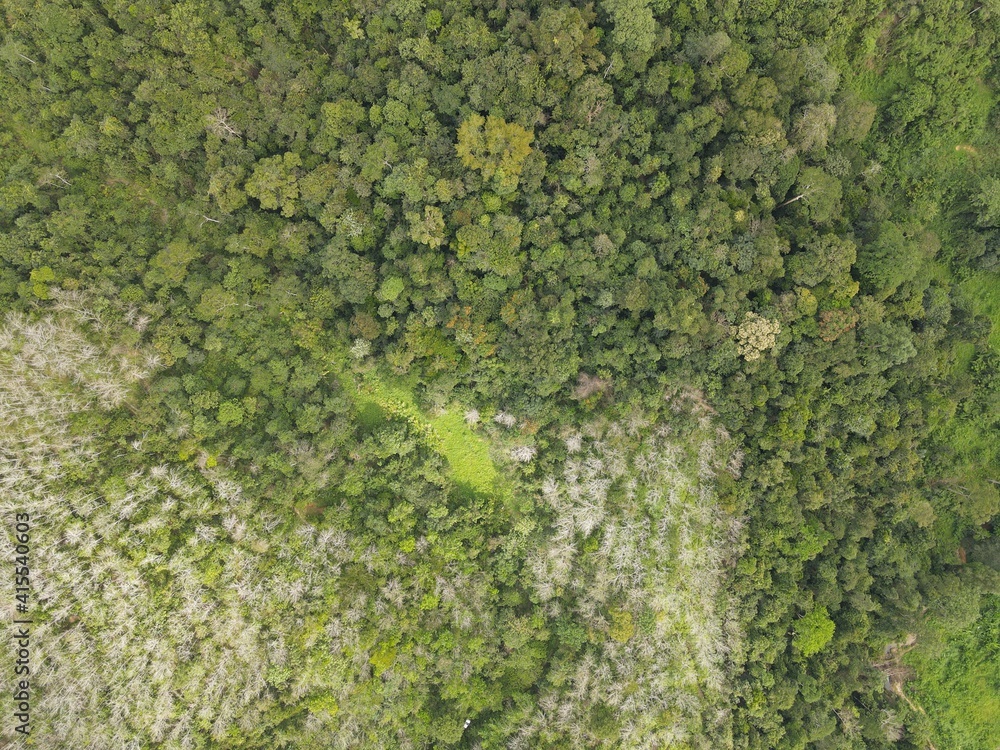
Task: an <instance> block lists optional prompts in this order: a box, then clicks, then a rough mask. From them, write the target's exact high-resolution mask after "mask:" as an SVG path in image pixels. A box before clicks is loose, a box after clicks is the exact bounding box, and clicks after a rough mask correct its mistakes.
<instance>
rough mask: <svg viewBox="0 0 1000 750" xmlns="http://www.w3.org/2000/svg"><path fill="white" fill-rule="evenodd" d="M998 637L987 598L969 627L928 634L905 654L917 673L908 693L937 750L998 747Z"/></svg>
mask: <svg viewBox="0 0 1000 750" xmlns="http://www.w3.org/2000/svg"><path fill="white" fill-rule="evenodd" d="M998 637H1000V600H998V599H996V597H992V598H991V599H988V600H987V602H986V605H985V606H984V607H983V610H982V613H981V615H980V617H979V618H978V619H977V620H976V621H975V622H973V623H972V624H971V625H969V626H967V627H966V628H964V629H963V630H960V631H959V632H957V633H952V634H950V635H947V636H945V635H944V634H933V635H931V636H930V637H929V638H928V639H927V640H926V641H923V642H922V643H920V644H918V646H917V648H915V649H914V650H913V651H912V652H911V653H910V654H908V655H907V657H906V661H907V662H908V663H909V664H910V665H911V666H913V667H915V668H916V671H917V674H918V675H919V678H918V679H917V680H916V681H915V682H914V683H911V684H912V686H913V692H912V695H913V697H914V698H915V699H916V700H917V702H918V703H919V704H921V705H922V706H923V707H924V708H925V709H926V710H927V717H928V719H929V720H930V723H931V726H932V732H933V734H934V735H935V736H934V740H935V744H936V745H937V746H938V747H940V748H950V750H996V748H997V747H1000V643H998V641H997V638H998ZM938 639H943V642H942V640H938Z"/></svg>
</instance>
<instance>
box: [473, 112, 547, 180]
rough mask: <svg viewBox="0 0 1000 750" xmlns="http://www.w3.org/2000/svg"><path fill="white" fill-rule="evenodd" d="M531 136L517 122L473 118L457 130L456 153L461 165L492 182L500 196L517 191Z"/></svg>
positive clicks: (493, 117) (529, 150)
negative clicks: (475, 170) (474, 170)
mask: <svg viewBox="0 0 1000 750" xmlns="http://www.w3.org/2000/svg"><path fill="white" fill-rule="evenodd" d="M534 137H535V136H534V134H533V133H532V132H531V131H530V130H528V129H526V128H523V127H521V126H520V125H518V124H517V123H516V122H506V121H505V120H504V119H503V118H501V117H496V116H494V115H490V116H489V117H485V118H484V117H483V116H482V115H478V114H474V115H472V116H471V117H469V118H468V119H467V120H466V121H465V122H463V123H462V125H461V126H460V127H459V129H458V143H457V144H456V146H455V150H456V151H458V156H459V158H460V159H461V160H462V164H464V165H465V166H466V167H469V168H470V169H477V170H479V172H480V173H482V175H483V179H484V180H487V181H491V182H492V187H493V189H494V190H496V192H497V193H498V194H500V195H510V194H511V193H513V192H514V191H515V190H517V181H518V178H519V177H520V175H521V169H522V167H523V166H524V160H525V159H527V158H528V155H529V154H530V153H531V142H532V140H534Z"/></svg>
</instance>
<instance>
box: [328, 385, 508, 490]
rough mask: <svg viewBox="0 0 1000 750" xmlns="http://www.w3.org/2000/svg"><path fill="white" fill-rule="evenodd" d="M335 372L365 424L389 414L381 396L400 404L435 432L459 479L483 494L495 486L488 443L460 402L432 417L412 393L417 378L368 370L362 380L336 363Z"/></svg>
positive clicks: (380, 419) (452, 473)
mask: <svg viewBox="0 0 1000 750" xmlns="http://www.w3.org/2000/svg"><path fill="white" fill-rule="evenodd" d="M336 372H337V376H338V378H339V379H340V381H341V382H342V383H343V384H344V386H345V387H346V388H347V391H348V393H350V395H351V398H352V399H353V400H354V403H355V405H356V406H357V409H358V419H359V421H360V422H361V423H362V424H363V425H365V426H366V427H368V428H369V429H371V428H373V427H374V426H375V425H376V424H377V423H378V422H380V421H382V420H384V419H385V418H386V417H387V412H386V409H385V408H383V406H382V405H380V403H379V400H380V399H381V400H383V401H384V400H386V399H388V400H391V401H394V402H396V403H397V404H401V405H402V406H403V407H404V409H405V412H406V414H407V418H409V419H411V420H412V421H415V422H418V423H419V424H420V426H422V427H423V428H425V429H426V430H428V431H429V432H430V434H431V435H432V436H433V438H434V439H433V441H432V442H433V443H434V444H435V446H436V447H437V449H438V451H440V453H441V455H442V456H444V457H445V459H446V460H447V461H448V466H449V467H450V468H451V475H452V478H453V479H454V480H455V482H456V483H458V484H460V485H463V486H465V487H467V488H469V489H470V490H472V491H474V492H479V493H483V494H490V493H492V492H494V491H495V490H496V486H495V485H496V480H497V478H498V474H497V470H496V467H495V466H494V465H493V461H492V460H491V459H490V451H489V443H488V442H487V441H486V439H485V438H484V437H482V436H481V435H479V434H478V433H476V432H474V431H473V430H472V428H471V427H469V425H467V424H466V423H465V416H464V413H463V410H462V408H461V407H460V406H459V405H457V404H453V405H452V406H450V407H449V408H448V409H447V410H446V411H445V412H444V413H442V414H440V415H438V416H435V417H429V416H428V415H427V414H426V413H425V412H424V411H423V410H422V409H420V408H419V406H418V405H417V400H416V398H415V397H414V395H413V391H414V388H415V385H416V382H415V378H404V377H400V376H396V375H389V374H385V373H375V372H369V373H368V374H367V375H366V376H365V383H364V384H362V383H360V382H358V379H357V378H356V377H355V376H354V375H352V374H351V373H350V372H349V371H348V370H347V368H345V367H337V368H336ZM373 392H377V394H378V396H377V397H376V396H374V395H373Z"/></svg>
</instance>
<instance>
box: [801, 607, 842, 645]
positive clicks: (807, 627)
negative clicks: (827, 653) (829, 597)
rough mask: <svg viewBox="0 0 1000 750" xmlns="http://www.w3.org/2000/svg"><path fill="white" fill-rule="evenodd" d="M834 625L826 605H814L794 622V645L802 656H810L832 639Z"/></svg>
mask: <svg viewBox="0 0 1000 750" xmlns="http://www.w3.org/2000/svg"><path fill="white" fill-rule="evenodd" d="M835 630H836V625H835V624H834V622H833V620H831V619H830V613H829V612H828V611H827V609H826V607H825V606H824V607H815V608H814V609H812V610H811V611H810V612H809V613H808V614H806V615H805V616H804V617H802V618H800V619H799V620H798V621H797V622H796V623H795V635H794V636H793V637H792V646H794V647H795V648H796V649H797V650H798V651H799V653H801V654H802V655H803V656H812V655H813V654H817V653H819V652H820V651H822V650H823V648H824V647H825V646H826V645H827V644H828V643H829V642H830V641H831V640H832V639H833V633H834V631H835Z"/></svg>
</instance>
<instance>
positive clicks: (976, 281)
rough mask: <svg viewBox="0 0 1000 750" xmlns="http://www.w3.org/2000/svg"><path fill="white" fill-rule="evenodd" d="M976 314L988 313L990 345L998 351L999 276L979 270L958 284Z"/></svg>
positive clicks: (999, 347)
mask: <svg viewBox="0 0 1000 750" xmlns="http://www.w3.org/2000/svg"><path fill="white" fill-rule="evenodd" d="M958 288H959V289H960V290H961V292H962V294H963V295H964V296H965V297H966V298H967V299H968V300H969V302H970V304H971V306H972V309H973V311H974V312H975V313H976V314H978V315H988V316H989V317H990V318H991V319H992V320H993V331H992V333H991V334H990V346H991V347H992V348H993V349H994V351H998V352H1000V276H998V275H997V274H995V273H990V272H988V271H979V272H978V273H975V274H973V275H972V276H971V277H969V278H968V279H966V280H965V281H963V282H962V283H961V284H959V285H958Z"/></svg>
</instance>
